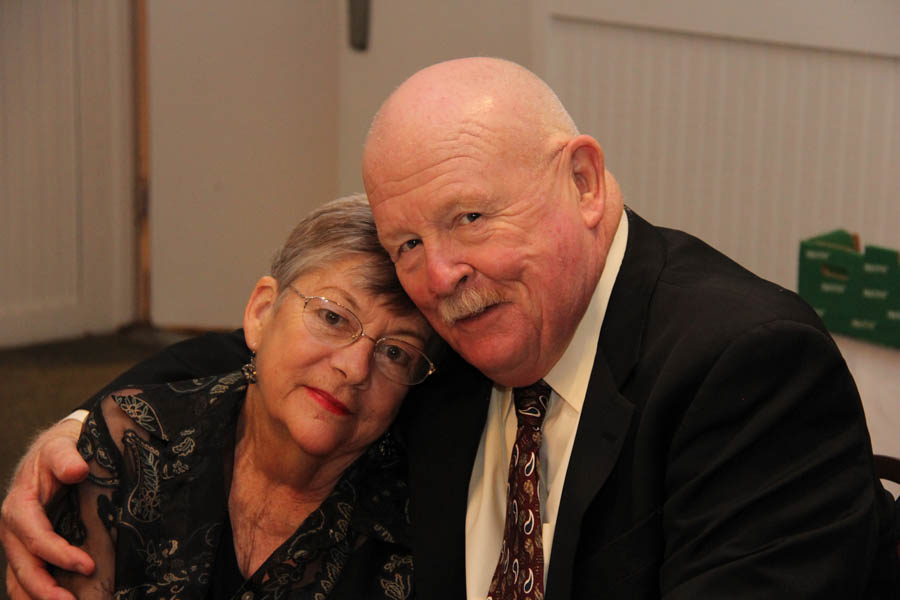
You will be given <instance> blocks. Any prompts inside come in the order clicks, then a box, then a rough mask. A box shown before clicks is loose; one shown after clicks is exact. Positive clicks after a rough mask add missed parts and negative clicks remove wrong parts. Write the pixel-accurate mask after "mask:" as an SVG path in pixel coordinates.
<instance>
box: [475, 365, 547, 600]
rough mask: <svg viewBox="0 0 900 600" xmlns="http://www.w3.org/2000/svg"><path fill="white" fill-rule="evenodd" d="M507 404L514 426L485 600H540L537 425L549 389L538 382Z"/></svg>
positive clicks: (541, 568)
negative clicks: (499, 540) (502, 519)
mask: <svg viewBox="0 0 900 600" xmlns="http://www.w3.org/2000/svg"><path fill="white" fill-rule="evenodd" d="M513 398H514V401H515V404H516V419H517V420H518V422H519V426H518V428H517V429H516V443H515V444H514V445H513V450H512V456H511V457H510V459H509V479H508V481H507V489H506V524H505V525H504V526H503V545H502V546H501V547H500V560H499V561H498V562H497V568H496V570H495V571H494V577H493V578H492V579H491V587H490V590H489V591H488V600H526V599H527V600H532V599H534V600H541V599H542V598H543V597H544V549H543V541H542V535H541V499H540V496H539V495H538V471H539V469H540V464H541V458H540V457H541V423H543V421H544V415H546V413H547V403H548V402H549V400H550V386H548V385H547V384H546V383H544V382H543V380H541V381H538V382H537V383H535V384H534V385H530V386H528V387H526V388H516V389H515V390H514V392H513Z"/></svg>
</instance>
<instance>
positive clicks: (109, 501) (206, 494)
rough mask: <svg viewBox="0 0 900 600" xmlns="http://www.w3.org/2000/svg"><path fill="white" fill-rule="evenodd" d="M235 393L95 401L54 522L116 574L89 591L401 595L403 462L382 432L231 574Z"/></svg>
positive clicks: (180, 392) (129, 395)
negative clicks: (311, 505)
mask: <svg viewBox="0 0 900 600" xmlns="http://www.w3.org/2000/svg"><path fill="white" fill-rule="evenodd" d="M245 393H246V383H245V380H244V378H243V376H242V375H241V374H240V373H239V372H236V373H230V374H227V375H223V376H217V377H208V378H204V379H198V380H192V381H187V382H179V383H172V384H164V385H149V386H140V387H135V388H129V389H125V390H121V391H118V392H113V393H111V394H109V395H107V396H105V397H103V398H100V399H98V400H97V401H96V402H95V403H94V405H93V408H92V410H91V412H90V416H89V417H88V419H87V421H85V425H84V428H83V430H82V433H81V438H80V439H79V450H80V452H81V454H82V456H83V457H84V458H85V460H87V461H88V463H89V464H90V467H91V473H90V476H89V478H88V480H87V481H86V482H85V483H83V484H81V485H79V486H77V488H72V489H71V490H70V491H69V493H68V495H67V496H66V498H65V500H64V502H63V504H62V505H61V508H60V510H59V514H58V517H57V519H56V528H57V530H58V531H59V532H60V533H61V534H62V535H63V536H64V537H66V538H67V539H68V540H69V541H70V542H72V543H74V544H77V545H82V546H85V547H86V548H85V549H86V550H87V551H88V552H89V553H90V554H91V555H92V556H93V557H94V559H95V561H96V562H97V577H99V578H103V576H104V574H106V577H107V579H109V580H112V579H113V574H114V581H115V583H114V589H109V587H108V586H107V587H103V588H102V592H101V593H99V594H97V597H103V596H106V597H111V596H113V595H114V596H115V597H116V598H151V597H152V598H170V599H175V598H198V599H202V598H229V597H233V598H239V599H241V600H262V599H264V598H292V599H294V598H296V599H301V598H302V599H306V598H309V599H315V600H324V599H329V600H335V599H339V598H387V599H392V600H396V599H400V598H411V597H412V570H413V563H412V554H411V551H410V549H409V539H408V536H409V521H408V516H407V497H408V496H407V490H406V483H405V475H406V466H405V460H404V457H403V456H402V455H401V453H400V452H399V451H398V450H397V448H396V446H395V445H394V444H392V443H391V442H390V438H389V436H386V437H385V438H382V440H381V441H379V442H377V443H375V444H373V446H372V447H371V448H370V449H369V450H368V451H367V452H366V453H365V454H364V455H363V456H361V457H360V458H359V459H358V460H357V461H356V462H355V463H354V464H353V465H351V467H350V468H349V469H347V471H345V473H344V475H343V477H342V478H341V480H340V481H339V482H338V484H337V485H336V486H335V488H334V490H333V491H332V493H331V495H330V496H329V497H328V498H327V499H326V500H325V501H324V502H323V503H322V504H321V505H320V507H319V508H318V509H317V510H315V511H313V512H312V513H311V514H310V515H309V516H308V517H307V518H306V520H305V521H304V522H303V523H302V524H301V525H300V527H299V528H298V529H297V531H295V532H294V534H293V535H292V536H291V537H290V538H288V539H287V540H286V541H285V542H284V543H283V544H282V545H281V546H280V547H279V548H278V549H277V550H276V551H275V552H274V553H273V554H272V555H271V556H270V557H269V558H268V559H267V560H266V561H265V562H264V563H263V565H262V566H261V567H260V568H259V570H257V572H256V573H254V574H253V575H252V577H250V579H249V580H246V581H244V580H243V579H242V578H241V577H240V573H239V572H236V563H235V562H234V556H233V545H232V540H231V528H230V526H229V520H228V512H227V490H228V487H229V485H228V484H229V481H228V480H229V478H230V473H231V461H232V457H233V444H234V434H235V429H236V425H237V419H238V416H239V414H240V409H241V405H242V403H243V400H244V395H245ZM117 440H118V442H117ZM223 544H227V546H223ZM61 579H62V581H63V582H64V583H65V581H66V580H65V578H61ZM77 579H78V578H77V577H74V578H73V581H77Z"/></svg>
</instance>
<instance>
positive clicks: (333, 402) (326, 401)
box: [306, 386, 350, 416]
mask: <svg viewBox="0 0 900 600" xmlns="http://www.w3.org/2000/svg"><path fill="white" fill-rule="evenodd" d="M306 389H307V390H308V391H309V395H310V396H312V397H313V399H315V401H316V402H318V403H319V405H320V406H321V407H322V408H324V409H325V410H327V411H328V412H330V413H334V414H336V415H341V416H346V415H349V414H350V410H349V409H348V408H347V407H346V406H344V404H343V403H342V402H341V401H340V400H338V399H337V398H335V397H334V396H332V395H331V394H329V393H328V392H326V391H325V390H320V389H318V388H314V387H308V386H307V388H306Z"/></svg>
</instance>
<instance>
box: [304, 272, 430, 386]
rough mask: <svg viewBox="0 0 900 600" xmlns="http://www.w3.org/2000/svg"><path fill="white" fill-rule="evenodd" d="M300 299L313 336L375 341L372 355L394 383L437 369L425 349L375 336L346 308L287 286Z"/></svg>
mask: <svg viewBox="0 0 900 600" xmlns="http://www.w3.org/2000/svg"><path fill="white" fill-rule="evenodd" d="M288 287H290V288H291V290H292V291H293V292H294V293H295V294H297V295H298V296H300V298H301V299H302V300H303V324H304V325H306V329H307V331H309V332H310V333H311V334H312V335H313V337H315V338H316V339H317V340H319V341H320V342H324V343H326V344H329V345H331V346H335V347H343V346H349V345H350V344H352V343H353V342H355V341H356V340H358V339H359V338H361V337H367V338H369V339H370V340H372V341H373V342H375V349H374V352H373V359H374V362H375V367H376V368H377V369H378V371H379V372H381V374H382V375H384V376H385V377H387V378H388V379H390V380H391V381H393V382H395V383H400V384H403V385H416V384H417V383H422V382H423V381H425V378H426V377H428V376H429V375H431V374H432V373H434V372H435V371H436V370H437V369H436V367H435V366H434V363H433V362H431V359H429V358H428V356H426V355H425V353H424V352H423V351H422V350H420V349H419V348H416V347H415V346H413V345H412V344H409V343H407V342H404V341H403V340H398V339H396V338H390V337H383V338H381V339H379V340H376V339H375V338H373V337H372V336H370V335H367V334H366V333H365V332H364V331H363V326H362V322H361V321H360V320H359V317H357V316H356V315H355V314H353V311H351V310H350V309H349V308H347V307H345V306H342V305H340V304H338V303H337V302H334V301H332V300H329V299H328V298H322V297H321V296H304V295H303V294H301V293H300V291H299V290H298V289H297V288H295V287H294V286H293V285H290V286H288Z"/></svg>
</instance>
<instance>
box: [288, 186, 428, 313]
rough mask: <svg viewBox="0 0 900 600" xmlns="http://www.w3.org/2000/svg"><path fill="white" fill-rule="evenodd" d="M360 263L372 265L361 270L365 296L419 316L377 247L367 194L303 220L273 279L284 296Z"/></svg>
mask: <svg viewBox="0 0 900 600" xmlns="http://www.w3.org/2000/svg"><path fill="white" fill-rule="evenodd" d="M356 257H366V258H369V259H371V260H369V261H366V262H365V263H363V265H361V267H360V269H361V274H362V276H363V277H362V281H363V287H364V288H365V289H366V291H368V292H370V293H372V294H375V295H377V296H379V297H380V298H383V299H384V300H385V301H386V302H388V305H389V306H390V307H391V308H394V309H396V310H399V311H401V312H403V313H409V312H412V311H415V310H416V307H415V305H414V304H413V303H412V301H410V299H409V297H408V296H407V295H406V293H405V292H404V291H403V288H402V287H401V286H400V281H399V280H398V279H397V274H396V272H395V271H394V265H393V263H392V262H391V259H390V257H389V256H388V254H387V252H385V250H384V248H382V247H381V243H380V242H379V241H378V233H377V232H376V230H375V221H374V219H373V218H372V210H371V209H370V208H369V202H368V200H367V199H366V196H365V195H364V194H354V195H352V196H345V197H343V198H338V199H337V200H332V201H330V202H326V203H325V204H323V205H322V206H320V207H319V208H317V209H315V210H313V211H312V212H311V213H309V214H308V215H307V216H305V217H304V218H303V219H302V220H301V221H300V222H299V223H297V226H296V227H294V230H293V231H292V232H291V234H290V235H289V236H288V239H287V241H286V242H285V243H284V246H282V248H281V249H280V250H279V251H278V252H277V253H276V254H275V258H274V259H273V260H272V269H271V275H272V277H274V278H275V280H276V281H277V282H278V290H279V294H281V293H284V292H285V291H286V290H287V287H288V285H289V284H290V283H291V282H293V281H294V280H295V279H297V278H298V277H300V276H302V275H305V274H307V273H309V272H311V271H315V270H320V269H327V268H329V267H331V266H333V265H335V264H337V263H339V262H341V261H344V260H346V259H348V258H356Z"/></svg>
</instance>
